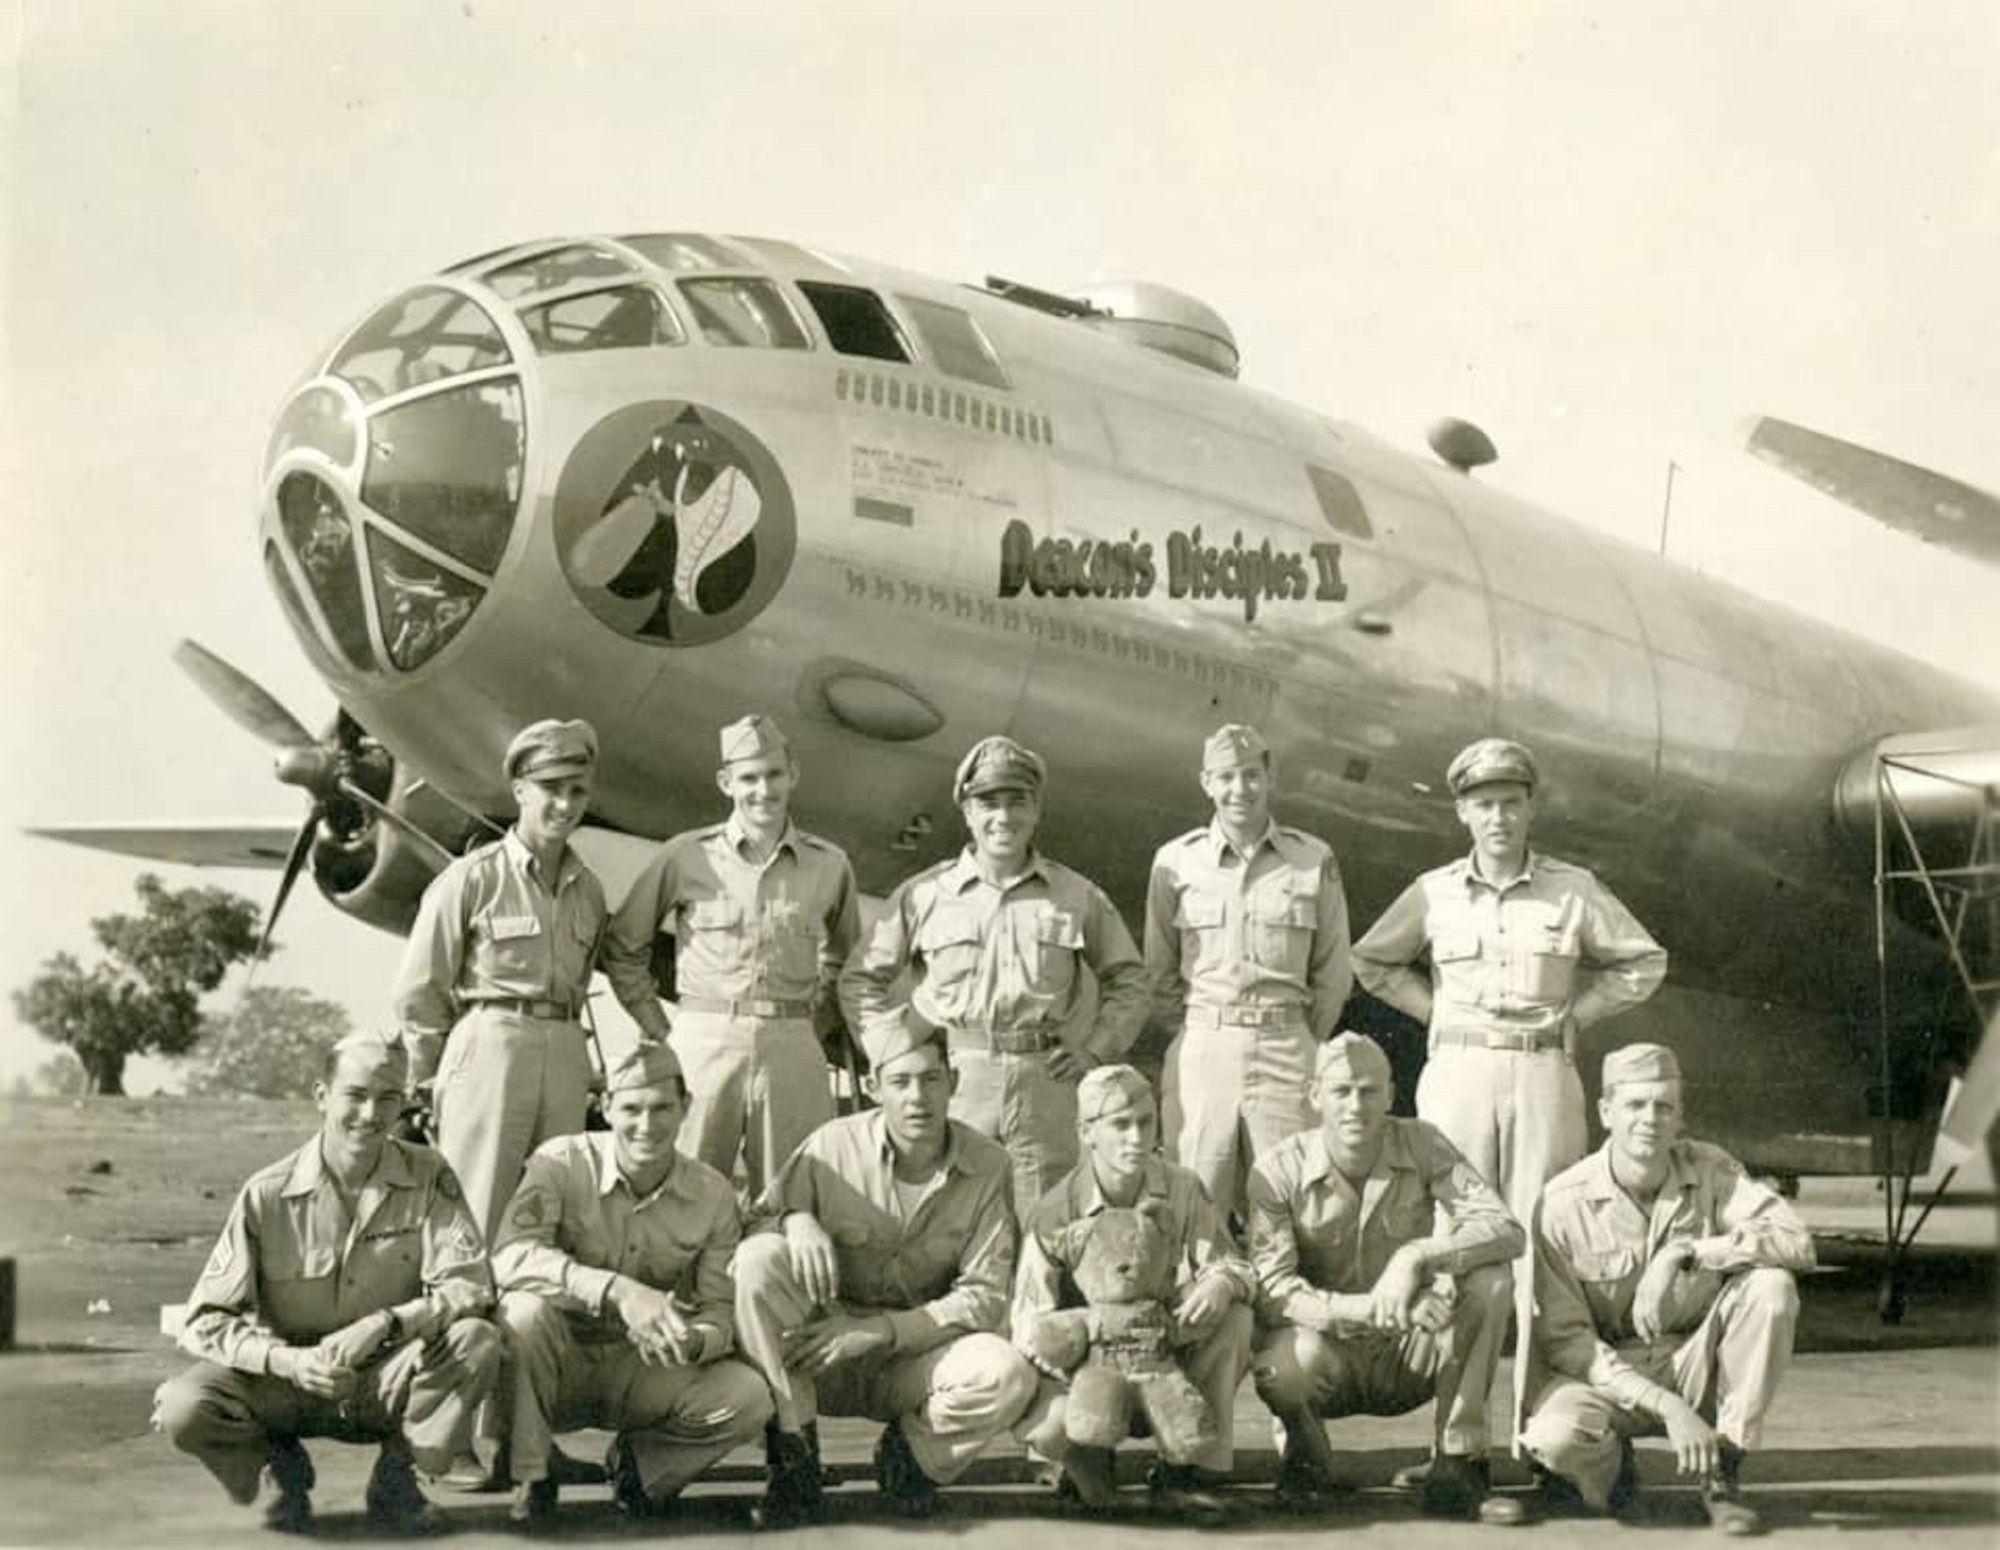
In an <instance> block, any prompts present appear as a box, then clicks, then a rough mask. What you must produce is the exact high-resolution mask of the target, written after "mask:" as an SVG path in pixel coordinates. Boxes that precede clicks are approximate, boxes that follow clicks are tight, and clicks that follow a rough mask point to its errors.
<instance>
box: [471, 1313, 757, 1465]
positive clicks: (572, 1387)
mask: <svg viewBox="0 0 2000 1550" xmlns="http://www.w3.org/2000/svg"><path fill="white" fill-rule="evenodd" d="M500 1319H501V1322H502V1323H503V1324H504V1325H505V1326H506V1329H507V1338H508V1340H509V1342H510V1343H511V1344H512V1345H513V1348H514V1364H513V1365H514V1392H513V1396H512V1415H513V1434H512V1437H511V1439H510V1442H511V1446H510V1452H509V1457H510V1458H511V1460H512V1462H513V1474H514V1479H515V1481H516V1482H517V1483H522V1482H526V1481H530V1480H542V1479H546V1478H547V1476H548V1473H549V1454H550V1452H551V1451H552V1449H553V1448H554V1446H555V1437H554V1434H555V1433H556V1432H559V1431H568V1430H571V1429H572V1428H575V1427H579V1426H601V1427H604V1428H606V1429H607V1430H610V1431H615V1432H617V1433H618V1434H619V1436H620V1438H621V1440H622V1441H623V1442H624V1443H625V1445H626V1446H627V1447H628V1448H629V1449H630V1450H631V1455H632V1462H633V1464H634V1465H635V1466H636V1468H637V1469H638V1472H639V1481H640V1483H641V1484H642V1485H643V1486H644V1487H645V1489H646V1495H647V1496H648V1497H649V1498H650V1499H651V1500H653V1501H664V1500H665V1499H667V1498H668V1497H670V1496H672V1495H674V1494H675V1493H676V1492H677V1491H679V1490H680V1489H681V1487H683V1486H684V1485H686V1484H687V1483H688V1482H689V1481H690V1480H693V1479H695V1478H696V1477H697V1476H698V1475H700V1474H701V1472H702V1471H703V1470H705V1469H707V1468H708V1466H709V1465H711V1464H713V1463H714V1462H715V1461H716V1460H717V1459H720V1458H721V1457H723V1456H724V1455H725V1454H727V1453H728V1452H729V1451H730V1450H731V1449H732V1448H734V1447H736V1446H737V1445H738V1444H740V1443H744V1442H748V1441H749V1440H750V1439H751V1438H753V1437H756V1436H758V1435H759V1434H760V1433H761V1432H762V1431H763V1428H764V1422H765V1421H766V1420H768V1419H769V1418H770V1414H771V1395H770V1391H769V1390H768V1389H767V1388H765V1386H764V1380H763V1379H762V1378H760V1377H758V1376H757V1374H756V1373H755V1372H753V1371H751V1369H750V1368H748V1367H746V1366H745V1365H744V1364H743V1363H742V1362H739V1361H737V1360H735V1359H734V1358H730V1357H724V1358H722V1359H721V1360H718V1361H713V1362H707V1363H705V1364H703V1365H701V1366H699V1367H683V1366H658V1365H655V1364H653V1363H650V1362H647V1361H644V1360H643V1359H642V1358H641V1357H640V1355H639V1353H638V1351H637V1350H636V1349H634V1347H633V1346H632V1344H631V1342H630V1341H628V1340H626V1339H625V1338H624V1337H623V1335H622V1334H620V1335H614V1336H613V1337H612V1338H610V1339H604V1340H592V1339H584V1340H579V1339H578V1338H577V1333H578V1331H577V1329H576V1327H575V1326H574V1325H572V1323H571V1321H570V1319H569V1318H568V1317H567V1316H566V1315H565V1314H564V1313H563V1311H562V1310H561V1309H560V1308H557V1307H556V1306H555V1305H554V1304H552V1303H550V1302H547V1301H545V1300H544V1299H543V1298H540V1297H537V1296H535V1295H534V1294H533V1293H532V1292H508V1293H507V1294H506V1295H505V1296H504V1297H502V1298H501V1300H500Z"/></svg>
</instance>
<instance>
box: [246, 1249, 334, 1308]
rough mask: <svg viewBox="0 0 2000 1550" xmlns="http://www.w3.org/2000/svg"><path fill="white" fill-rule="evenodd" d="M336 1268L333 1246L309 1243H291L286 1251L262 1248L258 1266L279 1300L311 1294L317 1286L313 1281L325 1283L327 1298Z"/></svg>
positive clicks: (330, 1291)
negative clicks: (264, 1250)
mask: <svg viewBox="0 0 2000 1550" xmlns="http://www.w3.org/2000/svg"><path fill="white" fill-rule="evenodd" d="M339 1268H340V1255H339V1254H338V1253H336V1252H335V1251H334V1250H333V1249H331V1248H316V1247H311V1246H294V1247H293V1248H292V1249H291V1251H290V1252H286V1251H285V1250H283V1249H277V1250H266V1252H265V1254H264V1257H263V1262H262V1264H261V1266H260V1267H259V1269H260V1273H261V1274H262V1276H263V1279H264V1282H265V1284H266V1285H267V1286H268V1287H269V1288H270V1290H271V1293H272V1295H273V1296H275V1297H278V1298H281V1299H283V1298H288V1297H289V1298H298V1297H301V1296H311V1295H313V1294H314V1293H315V1292H316V1291H317V1290H318V1289H319V1288H317V1287H316V1286H315V1285H314V1283H315V1282H321V1283H326V1295H327V1296H328V1297H329V1298H331V1297H332V1295H333V1292H332V1285H331V1283H332V1281H333V1278H334V1275H335V1274H336V1273H337V1272H338V1270H339Z"/></svg>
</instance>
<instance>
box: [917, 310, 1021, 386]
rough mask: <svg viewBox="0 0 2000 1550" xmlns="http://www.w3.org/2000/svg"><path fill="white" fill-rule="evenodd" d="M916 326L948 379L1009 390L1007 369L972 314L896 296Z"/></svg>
mask: <svg viewBox="0 0 2000 1550" xmlns="http://www.w3.org/2000/svg"><path fill="white" fill-rule="evenodd" d="M896 300H897V301H899V302H901V303H902V304H903V307H904V309H905V310H906V311H907V312H908V313H909V314H910V320H911V321H912V322H914V323H915V324H916V325H917V333H918V335H919V337H921V338H922V340H923V342H924V348H925V349H926V350H928V351H930V355H931V359H932V360H933V361H935V362H937V368H938V370H939V371H941V372H943V373H944V374H945V375H946V376H948V377H957V378H959V379H960V380H961V381H964V382H976V383H978V384H979V385H980V386H981V387H990V388H1011V387H1012V386H1013V385H1014V384H1013V383H1012V382H1011V381H1009V380H1008V377H1007V368H1006V367H1004V366H1002V365H1001V364H1000V357H999V356H997V355H995V354H994V353H993V346H992V345H990V344H988V343H987V342H986V335H985V333H984V332H983V331H982V330H981V329H980V327H979V324H978V323H976V322H975V321H974V320H973V318H972V316H971V314H969V313H965V312H961V311H960V310H959V309H958V308H956V307H947V306H945V305H944V304H943V303H942V302H936V301H925V300H924V299H923V298H922V297H920V296H898V297H897V298H896Z"/></svg>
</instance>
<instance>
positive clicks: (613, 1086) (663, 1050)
mask: <svg viewBox="0 0 2000 1550" xmlns="http://www.w3.org/2000/svg"><path fill="white" fill-rule="evenodd" d="M668 1082H673V1083H675V1084H677V1085H678V1086H679V1087H680V1089H681V1091H682V1092H686V1091H687V1078H686V1076H684V1075H683V1074H682V1073H681V1063H680V1058H679V1057H678V1056H677V1055H675V1054H674V1052H673V1051H672V1050H671V1049H669V1048H668V1047H667V1046H666V1045H664V1044H640V1045H636V1046H635V1047H634V1048H633V1049H632V1050H631V1052H630V1053H628V1054H625V1055H621V1056H620V1057H619V1058H618V1059H617V1060H615V1061H613V1062H612V1063H611V1069H610V1070H609V1071H607V1072H605V1073H604V1096H605V1097H607V1098H609V1097H610V1096H611V1095H612V1094H613V1093H622V1092H631V1091H634V1090H636V1089H639V1088H644V1087H664V1086H666V1084H667V1083H668Z"/></svg>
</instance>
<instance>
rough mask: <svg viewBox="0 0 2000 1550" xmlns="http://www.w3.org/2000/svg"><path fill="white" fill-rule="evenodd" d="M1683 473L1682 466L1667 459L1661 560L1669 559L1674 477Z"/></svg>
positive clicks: (1661, 527)
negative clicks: (1669, 529)
mask: <svg viewBox="0 0 2000 1550" xmlns="http://www.w3.org/2000/svg"><path fill="white" fill-rule="evenodd" d="M1680 471H1681V465H1680V464H1678V463H1676V462H1675V461H1674V460H1673V459H1672V458H1668V459H1667V498H1666V500H1665V501H1664V502H1663V503H1662V504H1661V506H1660V558H1661V559H1663V560H1664V559H1665V558H1666V557H1667V524H1668V523H1669V522H1671V521H1673V518H1674V475H1675V474H1677V473H1679V472H1680Z"/></svg>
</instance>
